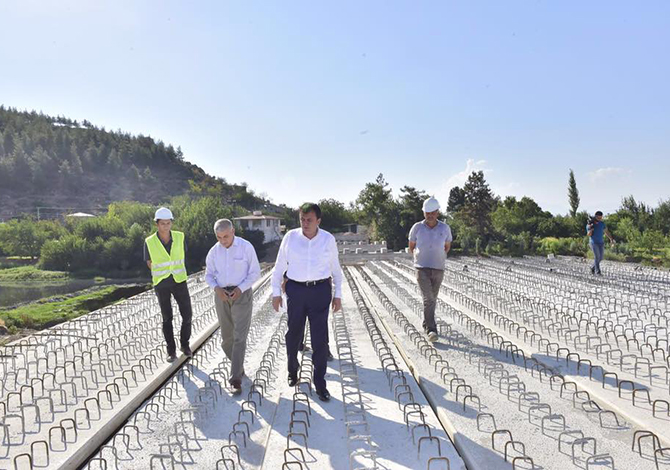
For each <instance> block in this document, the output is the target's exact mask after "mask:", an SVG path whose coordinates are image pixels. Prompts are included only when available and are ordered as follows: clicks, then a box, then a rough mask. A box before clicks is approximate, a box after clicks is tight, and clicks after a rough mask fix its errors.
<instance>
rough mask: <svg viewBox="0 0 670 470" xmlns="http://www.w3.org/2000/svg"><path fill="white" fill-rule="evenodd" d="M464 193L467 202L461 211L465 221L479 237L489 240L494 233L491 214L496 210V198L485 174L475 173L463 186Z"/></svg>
mask: <svg viewBox="0 0 670 470" xmlns="http://www.w3.org/2000/svg"><path fill="white" fill-rule="evenodd" d="M463 192H464V196H465V198H464V199H465V202H464V204H463V208H462V209H461V211H462V214H463V218H464V220H465V221H466V222H467V224H468V225H469V226H470V227H474V228H475V229H476V230H477V234H478V236H479V237H483V238H484V239H485V240H488V238H489V237H490V235H491V233H492V232H493V228H492V226H491V212H492V211H493V209H494V208H495V205H496V198H495V197H494V196H493V192H491V188H489V185H488V184H487V183H486V179H484V172H483V171H473V172H472V174H471V175H470V176H469V177H468V180H467V181H466V182H465V185H464V186H463Z"/></svg>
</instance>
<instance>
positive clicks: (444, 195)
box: [435, 158, 493, 211]
mask: <svg viewBox="0 0 670 470" xmlns="http://www.w3.org/2000/svg"><path fill="white" fill-rule="evenodd" d="M486 164H487V161H486V160H475V159H474V158H469V159H468V160H467V161H466V162H465V169H464V170H462V171H459V172H458V173H455V174H453V175H451V176H450V177H449V178H447V180H446V181H445V182H444V183H442V184H441V185H440V187H439V188H438V189H437V190H436V191H435V197H436V198H437V200H438V201H440V205H441V206H442V208H443V210H444V211H446V208H447V201H448V200H449V191H451V188H453V187H455V186H463V185H464V184H465V182H466V181H467V180H468V176H470V175H471V174H472V172H473V171H483V172H484V174H485V175H486V174H489V173H492V172H493V170H492V169H490V168H486Z"/></svg>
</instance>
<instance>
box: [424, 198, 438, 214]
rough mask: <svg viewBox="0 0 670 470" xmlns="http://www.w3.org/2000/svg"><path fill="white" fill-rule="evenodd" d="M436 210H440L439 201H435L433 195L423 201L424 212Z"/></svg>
mask: <svg viewBox="0 0 670 470" xmlns="http://www.w3.org/2000/svg"><path fill="white" fill-rule="evenodd" d="M437 210H440V203H439V202H437V199H435V198H434V197H432V196H431V197H429V198H428V199H426V200H425V201H423V211H424V212H435V211H437Z"/></svg>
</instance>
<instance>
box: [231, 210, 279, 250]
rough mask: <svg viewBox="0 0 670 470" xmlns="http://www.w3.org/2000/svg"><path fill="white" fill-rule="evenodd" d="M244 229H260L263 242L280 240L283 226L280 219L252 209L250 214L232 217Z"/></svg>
mask: <svg viewBox="0 0 670 470" xmlns="http://www.w3.org/2000/svg"><path fill="white" fill-rule="evenodd" d="M233 220H234V221H235V222H237V223H238V224H239V225H240V227H242V228H243V229H244V230H260V231H261V232H263V234H264V235H265V243H270V242H274V241H277V240H281V238H282V232H283V228H284V227H283V226H282V225H281V219H280V218H279V217H274V216H271V215H263V213H262V212H261V211H254V212H253V214H251V215H245V216H244V217H235V218H234V219H233Z"/></svg>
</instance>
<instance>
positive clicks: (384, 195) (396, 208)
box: [356, 173, 407, 250]
mask: <svg viewBox="0 0 670 470" xmlns="http://www.w3.org/2000/svg"><path fill="white" fill-rule="evenodd" d="M356 204H357V206H358V209H359V211H360V217H361V221H362V222H363V223H364V224H366V225H367V226H368V230H369V234H370V236H371V238H373V239H376V240H385V241H386V243H387V246H389V248H391V249H392V250H397V249H400V248H403V247H404V246H406V244H407V243H406V239H405V240H403V239H402V237H401V236H399V230H398V223H397V222H398V218H399V216H400V205H399V204H398V203H397V202H396V201H395V200H394V199H393V196H392V195H391V189H390V188H389V187H388V183H387V182H386V180H385V179H384V175H383V174H381V173H380V174H379V175H378V176H377V178H376V179H375V181H374V183H366V185H365V188H363V190H362V191H361V192H360V193H359V194H358V198H357V199H356Z"/></svg>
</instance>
